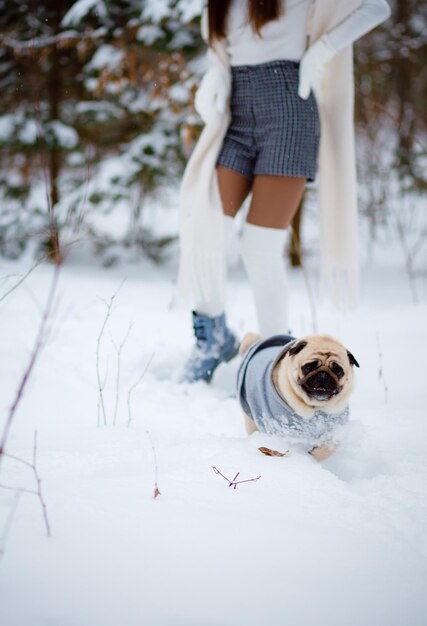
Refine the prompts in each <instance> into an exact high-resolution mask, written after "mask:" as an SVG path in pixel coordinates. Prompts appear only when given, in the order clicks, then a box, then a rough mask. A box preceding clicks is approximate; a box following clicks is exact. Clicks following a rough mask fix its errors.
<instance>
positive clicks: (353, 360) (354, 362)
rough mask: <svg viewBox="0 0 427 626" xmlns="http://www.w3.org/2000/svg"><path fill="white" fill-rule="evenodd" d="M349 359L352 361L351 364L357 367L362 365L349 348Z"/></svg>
mask: <svg viewBox="0 0 427 626" xmlns="http://www.w3.org/2000/svg"><path fill="white" fill-rule="evenodd" d="M347 355H348V360H349V361H350V365H355V366H356V367H360V365H359V363H358V362H357V361H356V359H355V358H354V356H353V355H352V354H351V352H350V351H349V350H347Z"/></svg>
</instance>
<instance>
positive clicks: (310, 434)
mask: <svg viewBox="0 0 427 626" xmlns="http://www.w3.org/2000/svg"><path fill="white" fill-rule="evenodd" d="M240 355H241V356H242V358H243V360H242V363H241V365H240V368H239V371H238V374H237V397H238V399H239V401H240V404H241V406H242V409H243V414H244V418H245V424H246V430H247V432H248V434H251V433H253V432H255V431H256V430H260V431H261V432H266V433H270V434H279V435H282V436H284V437H286V438H287V439H289V440H292V441H296V442H301V443H305V444H306V446H307V451H308V452H309V453H310V454H311V455H312V456H313V457H314V458H316V459H317V460H318V461H323V460H325V459H327V458H329V457H330V456H331V455H332V454H333V453H334V451H335V450H336V448H337V445H338V444H337V442H336V432H337V431H338V429H339V427H340V426H343V425H344V424H346V422H347V421H348V418H349V409H348V400H349V397H350V395H351V393H352V390H353V386H354V374H353V369H354V366H356V367H359V364H358V362H357V361H356V359H355V357H354V356H353V354H352V353H351V352H350V351H349V350H347V348H345V347H344V346H343V345H342V343H340V342H339V341H337V340H336V339H334V338H333V337H330V336H329V335H312V336H307V337H301V338H300V339H295V338H294V337H291V336H289V335H276V336H274V337H270V338H269V339H266V340H263V341H261V339H260V337H259V335H256V334H254V333H249V334H248V335H246V336H245V337H244V339H243V341H242V343H241V346H240Z"/></svg>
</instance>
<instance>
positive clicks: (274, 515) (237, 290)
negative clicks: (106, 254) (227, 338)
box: [0, 193, 427, 626]
mask: <svg viewBox="0 0 427 626" xmlns="http://www.w3.org/2000/svg"><path fill="white" fill-rule="evenodd" d="M174 199H175V194H174V193H172V195H170V194H169V195H168V196H167V195H165V196H164V197H163V198H162V197H160V198H158V200H157V204H156V205H154V206H153V207H152V208H151V209H147V211H146V212H145V219H146V220H147V225H150V226H151V227H152V228H153V229H154V230H156V229H157V231H158V232H159V233H160V232H163V233H167V232H170V233H173V232H176V225H177V214H176V208H175V207H174ZM310 224H311V226H310ZM310 228H311V231H310ZM305 232H306V241H310V232H311V233H312V235H313V236H314V234H315V233H316V232H317V231H316V225H315V222H314V221H313V220H312V219H311V218H310V223H309V226H308V227H307V229H306V231H305ZM237 236H238V233H236V237H237ZM362 236H363V237H365V239H364V240H363V246H362V252H363V254H362V257H363V264H362V298H361V305H360V307H359V309H358V310H357V312H355V313H352V314H348V315H342V314H339V313H338V312H336V311H335V310H334V309H332V308H331V307H330V306H329V305H328V304H327V303H324V304H322V303H319V302H318V301H317V299H316V315H317V324H318V328H319V330H321V331H322V332H329V333H331V334H333V335H335V336H337V337H339V338H340V339H341V340H342V341H343V342H344V343H345V344H346V345H347V347H348V348H349V349H350V350H351V351H352V352H353V353H354V355H355V356H356V358H357V359H358V361H359V363H360V370H357V387H356V390H355V393H354V395H353V397H352V401H351V414H352V419H351V423H350V426H349V429H348V432H347V435H346V439H345V440H344V441H343V443H342V446H341V448H340V450H339V451H338V452H337V453H336V454H335V456H334V457H333V458H331V459H330V460H329V461H327V462H324V463H322V464H319V463H317V462H316V461H314V459H312V458H311V457H309V456H308V455H306V454H302V453H300V452H299V451H297V450H294V449H292V448H291V449H290V452H289V454H288V455H287V456H285V457H283V458H271V457H266V456H264V455H262V454H261V453H260V452H259V451H258V447H259V446H261V445H266V446H268V447H270V448H274V449H276V450H280V451H284V450H286V449H289V446H288V445H287V444H286V442H284V441H282V440H280V439H278V438H274V437H267V436H265V435H261V434H255V435H252V436H251V437H247V436H246V435H245V432H244V428H243V423H242V419H241V415H240V410H239V407H238V405H237V402H236V399H235V397H234V383H235V374H236V370H237V367H238V359H236V360H235V361H234V362H232V363H230V364H228V365H226V366H222V367H221V368H220V369H219V370H218V371H217V373H216V375H215V377H214V379H213V382H212V384H211V385H209V386H208V385H206V384H205V383H198V384H194V385H180V384H177V383H176V382H174V380H173V377H174V374H175V373H176V371H177V370H178V369H179V367H180V366H181V365H182V363H183V362H184V360H185V358H186V356H187V355H188V352H189V350H190V347H191V344H192V335H191V327H190V315H189V311H188V309H187V308H186V307H185V306H182V305H179V306H178V305H177V304H176V303H175V301H174V294H175V288H174V280H175V275H176V262H177V256H176V250H171V253H170V256H169V260H168V261H167V262H166V263H164V264H163V265H162V266H155V265H153V264H152V263H151V262H149V261H141V262H139V263H133V264H126V263H122V264H118V265H117V266H116V267H113V268H109V269H106V268H103V267H102V266H101V265H100V263H99V261H98V260H97V259H95V258H93V257H92V255H91V253H90V250H88V249H87V247H85V245H83V244H77V245H75V246H74V247H72V248H70V250H69V253H68V256H67V259H66V263H65V264H64V266H63V267H62V269H61V271H60V274H59V280H58V287H57V292H56V296H55V304H54V308H53V311H52V314H51V316H50V318H49V323H48V330H49V333H48V336H47V339H46V343H45V346H44V348H43V350H42V352H41V354H40V356H39V359H38V362H37V363H36V367H35V369H34V371H33V374H32V376H31V378H30V381H29V384H28V386H27V388H26V390H25V394H24V396H23V398H22V401H21V402H20V404H19V406H18V410H17V412H16V415H15V418H14V422H13V425H12V430H11V435H10V439H9V441H8V444H7V452H8V453H9V454H11V455H15V456H17V457H20V458H21V459H25V460H27V461H29V462H31V460H32V455H33V436H34V431H35V430H37V433H38V445H37V471H38V473H39V474H40V476H41V479H42V483H41V485H42V492H43V497H44V500H45V502H46V506H47V514H48V518H49V523H50V527H51V536H50V537H47V535H46V528H45V524H44V521H43V511H42V507H41V504H40V501H39V499H38V498H37V497H36V496H35V495H33V494H31V493H26V492H21V495H20V496H19V497H18V498H17V496H16V493H15V492H14V491H11V490H8V489H5V488H2V489H0V538H1V542H2V543H1V549H2V555H1V558H0V584H1V591H0V623H1V624H2V625H3V626H101V625H102V626H117V625H119V624H120V625H122V624H123V625H126V626H133V625H135V626H136V625H138V626H142V625H144V626H145V625H146V626H151V625H152V626H154V625H162V626H163V625H164V626H178V625H179V626H181V625H182V626H192V625H194V626H237V625H239V626H240V625H245V626H246V625H258V624H261V623H266V624H271V625H274V626H276V625H277V626H281V625H285V624H286V625H289V626H299V625H306V624H313V623H316V624H321V625H331V626H350V625H351V626H353V625H354V626H356V624H357V625H360V624H363V625H364V626H402V625H403V624H405V625H407V626H418V625H419V626H421V625H422V624H425V616H426V609H427V600H426V593H425V590H426V583H427V578H426V566H427V561H426V559H427V534H426V521H427V519H426V505H427V503H426V478H427V472H426V453H425V446H426V436H427V425H426V408H425V407H426V379H425V363H426V357H425V349H426V336H427V331H426V325H425V319H426V313H427V305H426V298H425V295H426V294H425V285H424V283H423V282H422V281H421V282H419V283H418V284H417V285H416V288H417V294H418V302H414V294H413V289H412V288H411V284H410V281H409V280H408V278H407V275H406V273H405V270H404V265H405V264H404V261H405V259H404V255H403V254H402V252H401V247H400V244H399V241H398V239H396V238H393V237H392V236H391V235H390V233H389V234H388V235H387V233H385V234H383V238H381V237H380V238H379V240H378V241H377V242H376V243H375V245H372V243H370V244H369V245H368V243H367V242H368V238H367V237H366V236H365V235H363V233H362ZM31 263H32V261H31V259H30V258H29V257H25V258H22V259H21V260H20V261H19V262H13V263H12V262H6V261H2V262H1V280H2V283H1V286H2V292H1V293H3V294H4V293H6V291H7V290H8V289H9V288H10V287H12V286H13V285H14V284H16V283H17V282H18V281H19V280H20V277H22V276H23V275H24V274H25V272H27V271H28V269H29V268H30V267H31ZM307 268H308V274H309V277H310V280H311V282H312V284H313V285H314V284H315V278H316V272H315V268H316V256H315V255H310V254H308V255H307ZM52 275H53V268H52V267H50V266H48V265H41V266H39V267H37V268H36V269H35V270H34V271H33V272H32V273H31V274H30V275H29V276H28V277H27V278H26V279H25V280H24V281H23V282H22V284H21V285H20V286H19V287H18V288H16V289H15V290H14V291H12V292H11V293H10V294H9V295H8V296H7V297H6V298H4V299H3V300H2V301H1V302H0V315H1V325H0V345H1V362H0V367H1V371H0V381H1V398H0V402H1V406H0V409H1V426H2V427H3V426H4V423H5V419H6V415H7V413H8V410H9V408H10V406H11V404H12V401H13V399H14V397H15V394H16V391H17V389H18V387H19V384H20V382H21V379H22V376H23V373H24V371H25V368H26V366H27V364H28V362H29V358H30V354H31V350H32V348H33V345H34V342H35V338H36V334H37V329H38V327H39V324H40V320H41V315H42V311H43V308H44V306H45V303H46V299H47V296H48V292H49V288H50V284H51V280H52ZM290 291H291V294H292V313H291V329H292V332H293V333H294V334H295V335H302V334H307V333H311V332H312V331H313V317H312V312H311V305H310V300H309V298H308V295H307V289H306V284H305V280H304V278H303V275H302V273H301V271H300V270H292V271H290ZM114 294H116V295H115V298H114V300H113V304H112V307H111V315H110V317H109V318H108V320H107V323H106V327H105V330H104V333H103V335H102V337H101V342H100V346H99V350H98V362H99V368H100V372H101V378H102V382H103V383H105V389H104V399H105V408H106V419H107V425H104V423H103V417H102V414H101V417H100V425H98V402H99V394H98V385H97V373H96V363H97V342H98V338H99V336H100V332H101V328H102V326H103V324H104V322H105V321H106V314H107V304H108V303H109V302H110V300H111V298H112V296H113V295H114ZM228 316H229V322H230V325H231V326H232V327H233V328H234V329H235V330H236V331H237V332H238V333H239V334H240V335H242V334H243V333H244V332H245V331H246V330H252V329H254V328H255V326H256V324H255V315H254V310H253V305H252V301H251V294H250V291H249V287H248V285H247V283H246V279H245V277H244V275H243V271H242V269H241V268H240V267H239V265H238V264H237V265H236V263H234V267H233V268H232V269H231V270H230V286H229V303H228ZM130 324H133V325H132V327H131V330H130V334H129V336H128V338H127V341H126V342H125V343H124V345H123V349H122V350H121V352H120V371H119V376H118V353H117V350H120V344H121V343H122V342H123V340H124V339H125V337H126V335H127V333H128V330H129V325H130ZM284 330H287V329H284ZM147 366H148V369H147ZM144 372H145V374H144ZM141 376H143V377H142V379H141ZM138 381H139V383H138V384H137V385H136V386H135V383H137V382H138ZM116 403H117V413H116V416H115V411H116V409H115V407H116ZM114 419H115V422H116V423H115V425H113V422H114ZM153 448H154V450H153ZM154 453H155V454H154ZM156 466H157V483H158V488H159V490H160V495H158V497H157V498H154V497H153V496H154V488H155V480H156ZM213 466H215V467H217V468H218V469H219V470H220V471H221V472H222V473H223V474H224V475H225V476H227V477H229V478H233V477H234V476H235V474H236V473H237V472H240V474H239V479H241V480H244V479H251V478H255V477H258V476H260V478H259V480H257V481H253V482H246V483H242V484H240V485H238V486H237V488H236V489H233V488H230V487H229V486H228V483H227V481H226V480H225V479H224V478H222V477H221V476H220V475H217V474H215V473H214V471H213V469H212V467H213ZM0 482H1V484H2V485H3V486H9V487H16V488H19V489H28V490H34V489H35V488H36V484H35V479H34V475H33V472H32V470H31V468H30V467H28V466H25V465H23V464H22V463H20V462H18V461H16V460H14V459H12V458H3V461H2V466H1V476H0Z"/></svg>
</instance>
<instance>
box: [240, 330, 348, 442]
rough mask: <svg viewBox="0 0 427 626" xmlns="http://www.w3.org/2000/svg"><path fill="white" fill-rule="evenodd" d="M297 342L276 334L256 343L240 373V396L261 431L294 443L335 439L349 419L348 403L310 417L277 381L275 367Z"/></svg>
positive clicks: (248, 353)
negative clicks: (296, 406)
mask: <svg viewBox="0 0 427 626" xmlns="http://www.w3.org/2000/svg"><path fill="white" fill-rule="evenodd" d="M294 341H295V338H294V337H291V336H289V335H275V336H274V337H270V338H269V339H266V340H264V341H263V340H260V341H257V342H256V343H255V344H253V345H252V346H251V347H250V348H249V350H248V352H247V353H246V354H245V356H244V358H243V361H242V363H241V365H240V367H239V371H238V373H237V397H238V399H239V401H240V404H241V405H242V408H243V411H244V412H245V413H246V415H247V416H248V417H250V418H251V419H252V420H253V421H254V422H255V424H256V426H257V428H258V430H259V431H261V432H263V433H267V434H270V435H280V436H281V437H284V438H286V439H287V440H288V441H289V442H290V443H302V444H306V445H309V446H311V447H312V446H319V445H321V444H323V443H326V442H328V441H332V440H334V439H335V437H336V434H337V430H338V428H339V427H340V426H343V425H344V424H346V423H347V422H348V418H349V409H348V406H346V407H345V409H343V410H342V411H341V412H340V413H336V414H332V413H325V411H320V410H319V411H316V412H315V413H314V415H313V417H311V418H309V419H307V418H302V417H301V416H300V415H298V413H295V411H294V410H293V409H292V408H291V407H290V406H289V404H288V403H287V402H286V401H285V400H284V399H283V398H282V397H281V395H280V394H279V392H278V391H277V389H276V387H275V386H274V383H273V369H274V367H275V365H276V364H277V362H278V361H279V360H280V359H281V358H282V356H283V355H284V354H285V352H287V351H288V350H289V348H290V347H291V343H293V342H294Z"/></svg>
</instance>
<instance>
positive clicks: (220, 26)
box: [208, 0, 282, 42]
mask: <svg viewBox="0 0 427 626" xmlns="http://www.w3.org/2000/svg"><path fill="white" fill-rule="evenodd" d="M235 1H236V2H243V0H235ZM247 1H248V4H249V11H248V14H249V23H250V24H251V26H252V28H253V30H254V32H255V33H257V34H258V35H260V31H261V28H262V27H263V26H264V25H265V24H267V22H271V21H273V20H277V18H278V17H279V15H281V13H282V2H281V0H247ZM231 2H232V0H208V20H209V41H211V42H212V41H213V40H214V39H223V38H224V37H225V36H226V21H227V15H228V11H229V9H230V5H231Z"/></svg>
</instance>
